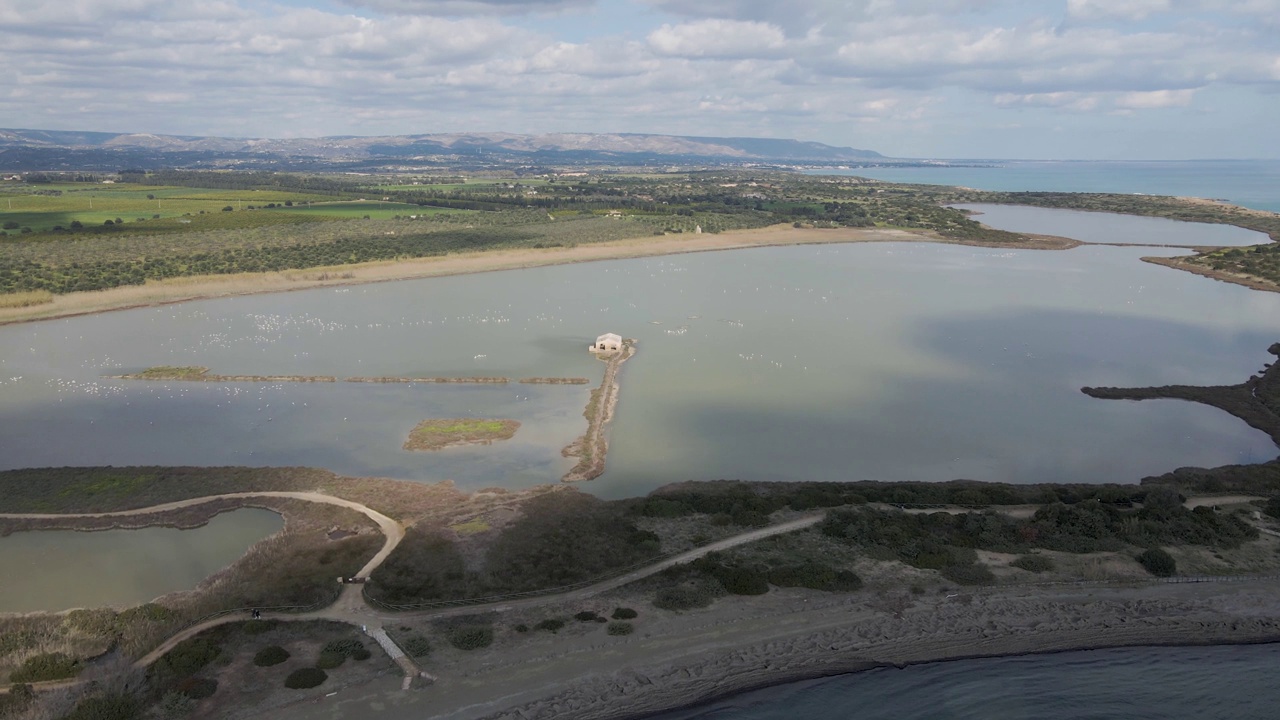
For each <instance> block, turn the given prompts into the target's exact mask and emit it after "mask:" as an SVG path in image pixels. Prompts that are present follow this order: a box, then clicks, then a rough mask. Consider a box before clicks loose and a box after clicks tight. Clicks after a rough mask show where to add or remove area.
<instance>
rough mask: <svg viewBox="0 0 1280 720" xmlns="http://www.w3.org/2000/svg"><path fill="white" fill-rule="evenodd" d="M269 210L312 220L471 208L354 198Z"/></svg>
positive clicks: (428, 213) (415, 213)
mask: <svg viewBox="0 0 1280 720" xmlns="http://www.w3.org/2000/svg"><path fill="white" fill-rule="evenodd" d="M268 212H271V213H274V214H286V215H302V216H305V217H307V218H309V219H312V220H317V219H321V218H322V217H331V218H343V219H351V218H363V217H365V216H368V217H369V218H370V219H379V220H390V219H393V218H400V217H410V216H414V215H416V216H419V217H421V216H423V215H437V214H439V213H446V212H447V213H468V212H474V211H471V210H454V209H451V208H437V207H420V206H418V205H413V204H411V203H399V202H386V201H381V200H354V201H343V202H333V201H329V202H322V203H308V204H307V205H301V206H299V205H294V206H293V207H286V208H274V209H271V210H269V211H268Z"/></svg>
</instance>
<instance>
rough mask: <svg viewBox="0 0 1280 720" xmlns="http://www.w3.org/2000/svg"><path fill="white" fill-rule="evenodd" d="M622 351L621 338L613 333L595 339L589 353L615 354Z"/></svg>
mask: <svg viewBox="0 0 1280 720" xmlns="http://www.w3.org/2000/svg"><path fill="white" fill-rule="evenodd" d="M621 349H622V336H621V335H617V334H615V333H605V334H604V335H601V336H600V337H598V338H596V341H595V343H594V344H593V345H592V346H591V352H617V351H619V350H621Z"/></svg>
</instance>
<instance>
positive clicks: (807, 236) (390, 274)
mask: <svg viewBox="0 0 1280 720" xmlns="http://www.w3.org/2000/svg"><path fill="white" fill-rule="evenodd" d="M1028 237H1030V238H1031V240H1030V241H1029V242H1025V243H1020V244H1017V245H1013V244H1008V243H982V242H968V241H960V240H953V239H949V238H944V237H941V236H938V235H934V234H932V233H929V232H925V231H918V230H901V229H889V228H835V229H819V228H794V227H792V226H790V225H774V226H770V227H766V228H756V229H751V230H734V231H729V232H724V233H718V234H710V233H703V234H700V235H688V234H684V235H664V236H661V237H656V236H655V237H648V238H632V239H628V240H617V241H611V242H603V243H594V244H590V245H579V246H576V247H570V248H520V249H508V250H489V251H480V252H472V253H458V254H452V255H443V256H435V257H425V258H415V259H411V260H399V261H379V262H370V263H361V264H356V265H341V266H335V267H316V268H307V269H303V270H285V271H281V272H268V273H251V274H239V275H205V276H196V277H186V278H174V279H171V280H165V281H160V282H151V283H148V284H146V285H126V286H122V287H118V288H112V289H110V290H97V291H92V292H78V293H68V294H66V295H55V296H54V299H53V302H52V303H46V304H43V305H33V306H29V307H23V308H0V326H2V325H9V324H15V323H25V322H35V321H39V320H54V319H58V318H68V317H77V316H80V315H93V314H97V313H103V312H111V311H115V310H132V309H137V308H144V307H157V306H161V305H170V304H174V303H180V302H187V301H191V300H207V299H213V298H224V297H234V296H241V295H258V294H265V293H277V292H289V291H294V290H310V289H314V288H320V287H333V288H341V287H349V286H353V285H365V284H369V283H379V282H391V281H395V280H414V279H420V278H428V277H445V276H451V275H470V274H474V273H481V272H494V271H499V270H520V269H527V268H535V267H547V266H552V265H569V264H576V263H583V262H596V261H600V260H624V259H630V258H641V257H656V256H660V255H680V254H684V253H697V252H713V251H720V250H742V249H747V248H757V247H779V246H789V245H823V244H830V243H860V242H931V243H941V244H949V245H970V246H975V247H991V248H1009V249H1027V250H1068V249H1071V248H1073V247H1077V246H1079V245H1081V244H1083V243H1080V242H1078V241H1075V240H1071V239H1069V238H1059V237H1053V236H1044V235H1029V236H1028ZM335 273H336V274H337V275H341V277H338V276H335Z"/></svg>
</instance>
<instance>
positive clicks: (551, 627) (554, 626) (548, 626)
mask: <svg viewBox="0 0 1280 720" xmlns="http://www.w3.org/2000/svg"><path fill="white" fill-rule="evenodd" d="M563 627H564V621H563V620H561V619H559V618H547V619H546V620H543V621H541V622H539V623H538V624H537V625H534V626H533V629H534V630H546V631H547V632H549V633H557V632H560V629H561V628H563Z"/></svg>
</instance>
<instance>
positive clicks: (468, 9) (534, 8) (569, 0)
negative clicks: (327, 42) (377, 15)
mask: <svg viewBox="0 0 1280 720" xmlns="http://www.w3.org/2000/svg"><path fill="white" fill-rule="evenodd" d="M342 2H343V3H345V4H347V5H350V6H352V7H356V8H367V9H369V10H375V11H378V12H383V13H387V14H389V15H435V16H451V15H526V14H533V13H555V12H562V11H566V10H574V9H582V8H587V7H590V6H592V5H594V4H595V0H342Z"/></svg>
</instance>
